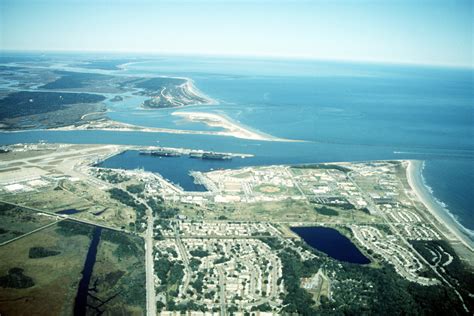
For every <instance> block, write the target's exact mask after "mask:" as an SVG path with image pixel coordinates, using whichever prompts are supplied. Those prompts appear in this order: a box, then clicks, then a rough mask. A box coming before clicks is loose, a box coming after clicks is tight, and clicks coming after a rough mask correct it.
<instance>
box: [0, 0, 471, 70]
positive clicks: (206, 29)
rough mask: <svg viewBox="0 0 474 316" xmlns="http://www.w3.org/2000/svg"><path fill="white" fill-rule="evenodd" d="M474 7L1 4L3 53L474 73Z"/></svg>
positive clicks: (418, 1) (297, 0)
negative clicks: (421, 67) (288, 60)
mask: <svg viewBox="0 0 474 316" xmlns="http://www.w3.org/2000/svg"><path fill="white" fill-rule="evenodd" d="M473 3H474V1H470V0H468V1H461V0H459V1H452V0H431V1H423V0H406V1H405V0H393V1H383V0H379V1H366V0H359V1H355V0H354V1H349V0H345V1H343V0H333V1H329V0H326V1H322V0H321V1H318V0H313V1H303V0H293V1H290V0H271V1H270V0H268V1H266V0H261V1H250V0H242V1H235V0H234V1H225V0H220V1H218V0H207V1H200V0H194V1H182V0H168V1H161V0H154V1H152V0H135V1H132V0H116V1H110V0H82V1H78V0H36V1H35V0H29V1H26V0H0V49H1V50H40V51H50V50H53V51H107V52H108V51H112V52H146V53H166V54H168V53H179V54H191V55H192V54H205V55H207V54H210V55H239V56H240V55H244V56H272V57H295V58H315V59H329V60H355V61H371V62H391V63H415V64H435V65H454V66H468V67H473V58H474V57H473V55H474V53H473V50H474V48H473V46H474V34H473V33H474V12H473V11H474V8H473V6H474V4H473Z"/></svg>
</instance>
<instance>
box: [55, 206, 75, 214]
mask: <svg viewBox="0 0 474 316" xmlns="http://www.w3.org/2000/svg"><path fill="white" fill-rule="evenodd" d="M80 212H81V211H78V210H76V209H73V208H71V209H67V210H62V211H59V212H56V214H61V215H72V214H77V213H80Z"/></svg>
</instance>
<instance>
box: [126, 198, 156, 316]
mask: <svg viewBox="0 0 474 316" xmlns="http://www.w3.org/2000/svg"><path fill="white" fill-rule="evenodd" d="M130 195H131V196H133V197H134V198H135V199H136V200H137V201H139V202H140V203H142V204H143V205H145V207H146V216H147V223H146V231H145V236H144V238H145V273H146V314H147V315H148V316H155V315H156V293H155V266H154V265H155V262H154V260H153V224H154V223H153V222H154V217H153V211H152V209H151V208H150V206H149V205H148V203H147V202H146V201H145V200H144V199H142V198H139V197H138V196H137V195H136V194H132V193H130Z"/></svg>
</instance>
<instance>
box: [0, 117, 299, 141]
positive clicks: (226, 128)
mask: <svg viewBox="0 0 474 316" xmlns="http://www.w3.org/2000/svg"><path fill="white" fill-rule="evenodd" d="M174 113H176V112H174ZM174 113H173V114H172V115H175V114H174ZM193 113H196V112H193ZM203 114H204V115H205V116H206V114H207V113H203ZM210 115H211V116H212V115H213V114H210ZM215 116H216V117H217V120H218V121H219V124H220V125H218V127H221V128H222V129H223V131H195V130H182V129H172V128H161V127H145V126H139V125H132V124H127V123H122V122H118V121H113V120H110V119H105V120H101V121H91V122H89V123H87V124H83V125H78V126H75V125H68V126H61V127H53V128H44V129H22V130H1V129H0V132H1V133H21V132H34V131H87V130H89V131H113V132H143V133H168V134H188V135H210V136H227V137H235V138H240V139H248V140H255V141H273V142H300V141H298V140H289V139H282V138H277V137H273V136H271V135H265V134H263V133H262V134H260V133H256V132H252V131H250V130H248V129H246V128H244V127H241V126H239V125H237V124H235V123H231V122H230V121H229V120H227V119H225V118H223V117H221V116H218V115H215ZM206 124H207V123H206ZM207 125H209V124H207ZM209 126H212V125H209Z"/></svg>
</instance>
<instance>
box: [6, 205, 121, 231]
mask: <svg viewBox="0 0 474 316" xmlns="http://www.w3.org/2000/svg"><path fill="white" fill-rule="evenodd" d="M0 203H5V204H9V205H13V206H18V207H22V208H24V209H27V210H31V211H33V212H36V213H43V214H48V215H52V216H54V217H56V218H58V219H59V218H61V219H63V220H65V219H67V220H70V221H73V222H78V223H82V224H87V225H92V226H98V227H102V228H105V229H110V230H115V231H118V232H124V233H130V232H129V231H128V230H126V229H121V228H117V227H113V226H107V225H104V224H99V223H95V222H92V221H89V220H86V219H82V218H77V217H72V216H69V215H66V214H56V213H54V212H50V211H45V210H41V209H37V208H34V207H30V206H24V205H21V204H16V203H11V202H8V201H3V200H0Z"/></svg>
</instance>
